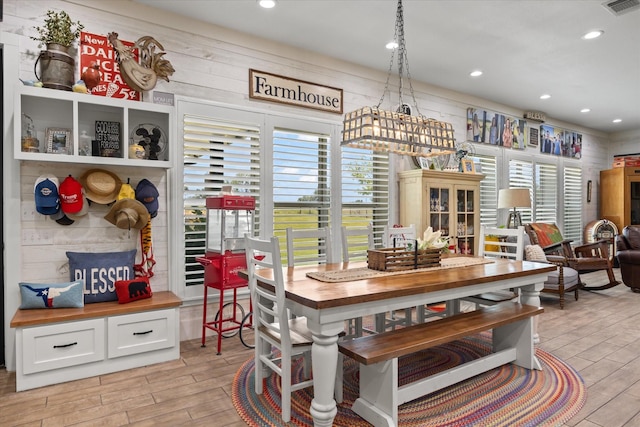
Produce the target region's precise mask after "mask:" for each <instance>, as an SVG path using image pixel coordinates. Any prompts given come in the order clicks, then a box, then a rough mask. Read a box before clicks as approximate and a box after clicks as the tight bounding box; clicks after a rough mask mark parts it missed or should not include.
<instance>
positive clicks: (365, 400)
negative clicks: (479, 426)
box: [338, 302, 544, 426]
mask: <svg viewBox="0 0 640 427" xmlns="http://www.w3.org/2000/svg"><path fill="white" fill-rule="evenodd" d="M543 311H544V310H543V309H542V308H541V307H533V306H528V305H522V304H520V303H511V302H506V303H502V304H498V305H494V306H491V307H486V308H482V309H479V310H475V311H472V312H468V313H463V314H459V315H456V316H452V317H446V318H444V319H441V320H436V321H433V322H428V323H422V324H417V325H412V326H409V327H406V328H403V329H397V330H394V331H389V332H384V333H380V334H378V335H370V336H365V337H361V338H355V339H353V340H348V341H343V342H340V343H338V346H339V349H340V351H341V352H342V353H343V354H345V355H346V356H349V357H351V358H352V359H354V360H356V361H357V362H359V363H360V397H358V399H356V401H355V402H354V403H353V406H352V410H353V411H354V412H355V413H356V414H358V415H360V416H361V417H362V418H364V419H365V420H367V421H368V422H370V423H371V424H373V425H374V426H397V425H398V406H399V405H402V404H403V403H406V402H409V401H411V400H414V399H416V398H418V397H420V396H424V395H427V394H429V393H432V392H434V391H436V390H440V389H442V388H445V387H448V386H450V385H452V384H455V383H458V382H460V381H463V380H465V379H468V378H471V377H473V376H475V375H478V374H480V373H482V372H486V371H489V370H491V369H493V368H496V367H498V366H501V365H504V364H506V363H510V362H513V363H515V364H516V365H519V366H522V367H524V368H527V369H541V367H540V364H539V362H538V360H537V359H536V357H535V349H534V347H533V317H534V316H536V315H538V314H541V313H542V312H543ZM489 329H493V352H492V353H491V354H489V355H486V356H483V357H481V358H479V359H476V360H473V361H470V362H467V363H464V364H462V365H460V366H456V367H453V368H451V369H448V370H446V371H444V372H440V373H437V374H434V375H431V376H429V377H427V378H423V379H420V380H417V381H415V382H412V383H410V384H406V385H403V386H399V384H398V358H399V357H401V356H405V355H408V354H411V353H415V352H417V351H421V350H425V349H428V348H431V347H435V346H438V345H440V344H444V343H447V342H450V341H454V340H457V339H460V338H463V337H465V336H469V335H473V334H476V333H479V332H482V331H486V330H489Z"/></svg>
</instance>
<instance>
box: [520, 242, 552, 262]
mask: <svg viewBox="0 0 640 427" xmlns="http://www.w3.org/2000/svg"><path fill="white" fill-rule="evenodd" d="M524 258H525V259H526V260H527V261H543V262H547V256H546V255H545V253H544V250H542V247H541V246H540V245H527V246H525V247H524Z"/></svg>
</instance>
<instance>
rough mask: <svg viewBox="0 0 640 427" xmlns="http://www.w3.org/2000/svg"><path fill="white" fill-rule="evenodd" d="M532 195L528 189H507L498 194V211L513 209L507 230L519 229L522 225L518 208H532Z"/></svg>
mask: <svg viewBox="0 0 640 427" xmlns="http://www.w3.org/2000/svg"><path fill="white" fill-rule="evenodd" d="M530 207H531V195H530V194H529V189H528V188H505V189H502V190H500V191H499V192H498V209H504V208H507V209H511V208H513V211H511V212H509V219H508V220H507V228H518V227H519V226H521V225H522V218H521V217H520V212H518V211H517V210H516V208H530Z"/></svg>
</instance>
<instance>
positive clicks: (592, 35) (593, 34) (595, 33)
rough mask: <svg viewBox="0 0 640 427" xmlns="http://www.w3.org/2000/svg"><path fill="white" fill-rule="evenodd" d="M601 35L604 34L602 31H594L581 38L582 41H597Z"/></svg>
mask: <svg viewBox="0 0 640 427" xmlns="http://www.w3.org/2000/svg"><path fill="white" fill-rule="evenodd" d="M603 34H604V31H602V30H594V31H589V32H588V33H587V34H585V35H584V36H582V38H583V39H584V40H592V39H597V38H598V37H600V36H601V35H603Z"/></svg>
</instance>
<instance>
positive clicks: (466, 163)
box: [460, 159, 476, 173]
mask: <svg viewBox="0 0 640 427" xmlns="http://www.w3.org/2000/svg"><path fill="white" fill-rule="evenodd" d="M460 163H461V164H462V172H463V173H476V165H475V163H473V160H470V159H462V160H460Z"/></svg>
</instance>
